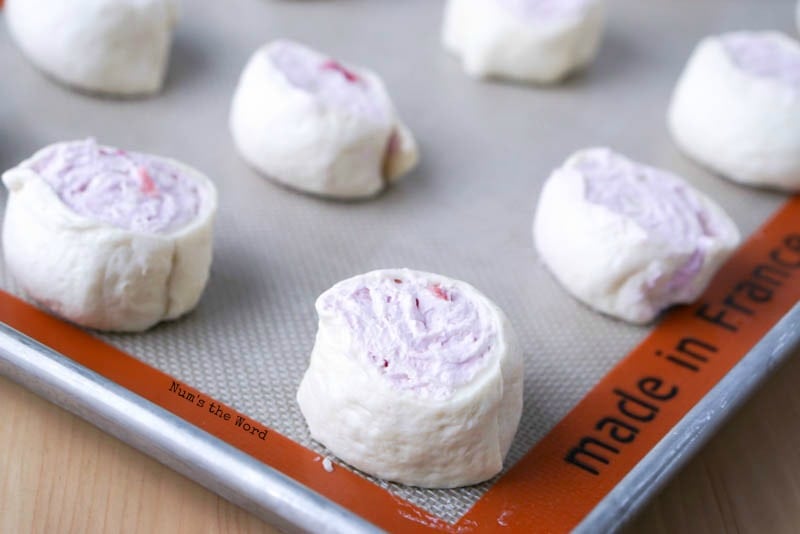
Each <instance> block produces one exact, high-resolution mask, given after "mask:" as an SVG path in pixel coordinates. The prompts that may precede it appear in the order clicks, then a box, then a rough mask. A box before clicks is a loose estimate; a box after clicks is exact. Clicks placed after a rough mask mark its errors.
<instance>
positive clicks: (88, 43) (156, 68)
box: [4, 0, 177, 96]
mask: <svg viewBox="0 0 800 534" xmlns="http://www.w3.org/2000/svg"><path fill="white" fill-rule="evenodd" d="M4 11H5V13H4V15H5V19H6V22H7V24H8V28H9V31H10V34H11V36H12V37H13V39H14V41H15V42H16V43H17V45H18V46H19V48H20V49H21V50H22V51H23V52H24V53H25V55H26V56H28V58H29V59H30V60H31V62H32V63H33V64H34V65H36V66H37V67H39V68H40V69H41V70H43V71H44V72H46V73H47V74H49V75H51V76H52V77H53V78H55V79H57V80H59V81H61V82H63V83H65V84H67V85H69V86H72V87H75V88H78V89H81V90H84V91H88V92H97V93H105V94H110V95H119V96H130V95H145V94H150V93H155V92H157V91H158V90H159V89H160V88H161V85H162V83H163V80H164V75H165V72H166V68H167V62H168V59H169V49H170V43H171V40H172V28H173V25H174V23H175V18H176V11H177V9H176V4H175V1H174V0H7V1H6V3H5V6H4Z"/></svg>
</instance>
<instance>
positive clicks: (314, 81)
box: [269, 41, 387, 120]
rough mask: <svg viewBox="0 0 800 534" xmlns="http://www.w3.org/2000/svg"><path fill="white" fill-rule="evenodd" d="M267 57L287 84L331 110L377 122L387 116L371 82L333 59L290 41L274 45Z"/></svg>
mask: <svg viewBox="0 0 800 534" xmlns="http://www.w3.org/2000/svg"><path fill="white" fill-rule="evenodd" d="M269 58H270V60H271V61H272V64H273V66H274V67H275V68H276V69H277V70H279V71H280V72H281V73H282V74H283V75H284V76H285V77H286V80H288V81H289V83H291V84H292V85H293V86H295V87H297V88H298V89H301V90H303V91H305V92H307V93H310V94H312V95H314V96H315V97H316V98H317V99H319V100H320V101H321V102H323V103H324V104H325V105H327V106H330V107H331V108H333V109H339V110H342V111H345V112H348V113H352V114H354V115H358V116H361V117H365V118H375V119H379V120H381V119H384V118H385V117H386V115H387V110H385V109H383V107H382V105H381V99H380V98H379V96H378V94H377V91H376V88H375V87H374V86H373V85H372V84H371V83H370V81H369V80H367V79H366V78H364V77H363V76H361V75H359V74H357V73H356V72H353V71H352V70H350V69H348V68H347V67H345V66H344V65H342V64H341V63H339V62H338V61H336V60H334V59H331V58H326V57H324V56H321V55H320V54H318V53H317V52H315V51H313V50H311V49H309V48H306V47H305V46H302V45H299V44H296V43H293V42H291V41H279V42H276V43H274V44H273V45H272V46H271V47H270V48H269Z"/></svg>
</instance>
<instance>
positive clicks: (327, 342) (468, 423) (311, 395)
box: [297, 269, 523, 488]
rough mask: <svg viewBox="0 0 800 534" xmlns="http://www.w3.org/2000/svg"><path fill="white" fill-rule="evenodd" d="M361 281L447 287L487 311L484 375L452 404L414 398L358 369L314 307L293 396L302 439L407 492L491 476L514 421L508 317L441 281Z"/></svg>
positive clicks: (336, 327) (515, 351) (465, 288)
mask: <svg viewBox="0 0 800 534" xmlns="http://www.w3.org/2000/svg"><path fill="white" fill-rule="evenodd" d="M361 276H364V277H391V278H394V277H401V278H404V279H408V278H409V277H415V276H416V277H425V278H426V279H428V280H430V281H432V282H436V281H440V282H444V281H446V282H447V284H455V285H456V286H457V287H458V288H459V291H460V292H461V293H462V294H463V295H464V296H466V297H467V298H469V299H474V300H475V301H476V302H478V304H479V305H481V306H486V307H488V309H489V310H491V314H492V316H493V317H494V320H495V321H496V323H497V327H498V331H499V336H498V341H499V342H498V344H497V346H496V347H494V348H493V349H492V352H491V355H490V360H489V361H488V362H487V365H486V368H484V369H483V370H482V372H481V373H479V374H478V375H477V376H476V377H475V378H474V379H473V380H472V381H471V382H468V383H467V384H465V385H463V386H461V387H460V388H458V389H456V391H455V392H454V393H453V395H452V396H450V397H448V398H445V399H430V398H420V397H419V396H417V395H416V394H415V393H412V392H411V391H408V390H399V389H396V388H394V387H392V386H391V385H390V384H389V383H388V382H387V381H385V380H382V379H381V377H380V376H379V375H378V374H377V372H376V371H375V370H374V369H372V368H369V367H367V366H365V365H363V364H362V363H360V360H359V358H358V356H359V355H357V354H353V353H352V350H353V347H352V345H351V343H350V339H349V333H348V329H347V328H342V325H341V324H340V323H338V322H337V321H336V317H335V316H331V315H326V314H324V313H323V312H322V310H321V307H320V305H319V302H320V301H319V300H318V301H317V312H318V313H319V329H318V331H317V337H316V342H315V344H314V348H313V351H312V353H311V361H310V363H309V367H308V370H307V371H306V373H305V375H304V377H303V380H302V382H301V383H300V388H299V390H298V392H297V401H298V403H299V405H300V409H301V410H302V412H303V415H304V416H305V418H306V421H307V423H308V427H309V430H310V432H311V436H312V437H313V438H314V439H315V440H317V441H319V442H320V443H322V444H323V445H325V446H326V447H327V448H328V449H329V450H330V451H331V452H333V453H334V454H335V455H336V456H338V457H339V458H341V459H342V460H344V461H345V462H347V463H349V464H350V465H352V466H354V467H356V468H358V469H360V470H362V471H364V472H366V473H369V474H371V475H374V476H376V477H379V478H383V479H386V480H391V481H395V482H399V483H402V484H408V485H412V486H421V487H432V488H450V487H459V486H466V485H470V484H476V483H478V482H482V481H484V480H487V479H489V478H491V477H492V476H494V475H496V474H497V473H499V472H500V471H501V469H502V467H503V459H504V457H505V455H506V453H507V452H508V449H509V447H510V446H511V441H512V439H513V437H514V435H515V433H516V430H517V426H518V424H519V419H520V416H521V413H522V389H523V363H522V351H521V348H520V346H519V344H518V341H517V338H516V336H515V334H514V332H513V330H512V328H511V324H510V323H509V321H508V318H507V317H506V316H505V314H504V313H503V312H502V310H500V308H498V307H497V306H496V305H495V304H493V303H492V302H491V301H490V300H489V299H488V298H486V297H485V296H484V295H483V294H481V293H480V292H478V291H477V290H476V289H475V288H473V287H472V286H470V285H469V284H466V283H464V282H460V281H454V280H450V279H448V278H445V277H443V276H440V275H434V274H430V273H420V272H416V271H410V270H408V269H390V270H380V271H373V272H370V273H367V274H365V275H361Z"/></svg>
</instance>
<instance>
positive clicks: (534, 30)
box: [442, 0, 605, 83]
mask: <svg viewBox="0 0 800 534" xmlns="http://www.w3.org/2000/svg"><path fill="white" fill-rule="evenodd" d="M604 12H605V6H604V3H603V0H448V1H447V4H446V6H445V13H444V24H443V29H442V41H443V44H444V47H445V48H446V49H447V50H449V51H450V52H452V53H453V54H455V55H456V56H458V57H459V58H460V59H461V61H462V63H463V66H464V70H465V71H466V72H467V74H469V75H471V76H475V77H490V76H495V77H500V78H509V79H512V80H521V81H531V82H538V83H554V82H558V81H560V80H562V79H563V78H564V77H566V76H567V75H568V74H569V73H571V72H573V71H575V70H577V69H579V68H581V67H583V66H584V65H586V64H587V63H589V62H590V61H591V60H592V59H593V58H594V56H595V55H596V53H597V49H598V47H599V45H600V40H601V38H602V34H603V27H604Z"/></svg>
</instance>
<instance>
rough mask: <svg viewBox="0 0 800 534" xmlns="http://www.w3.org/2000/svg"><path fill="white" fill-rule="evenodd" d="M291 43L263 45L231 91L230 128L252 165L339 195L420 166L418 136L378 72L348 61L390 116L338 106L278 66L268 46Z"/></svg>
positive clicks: (297, 185) (368, 191)
mask: <svg viewBox="0 0 800 534" xmlns="http://www.w3.org/2000/svg"><path fill="white" fill-rule="evenodd" d="M286 43H287V42H286V41H275V42H272V43H269V44H266V45H264V46H263V47H261V48H260V49H258V50H257V51H256V52H255V53H254V54H253V55H252V57H251V58H250V60H249V61H248V63H247V65H246V66H245V68H244V70H243V72H242V75H241V78H240V79H239V84H238V86H237V88H236V91H235V94H234V96H233V102H232V105H231V112H230V129H231V133H232V135H233V140H234V143H235V145H236V148H237V149H238V151H239V153H240V154H241V156H242V157H243V158H244V159H245V161H247V162H248V164H249V165H251V166H252V167H253V168H255V169H256V170H258V171H260V172H261V173H263V174H265V175H267V176H268V177H270V178H272V179H274V180H276V181H278V182H280V183H283V184H284V185H287V186H289V187H292V188H294V189H298V190H300V191H305V192H308V193H312V194H317V195H321V196H326V197H333V198H362V197H369V196H373V195H375V194H376V193H378V192H380V191H382V190H383V189H384V188H385V187H386V186H387V185H388V184H389V183H391V182H392V181H394V180H396V179H397V178H399V177H400V176H401V175H403V174H405V173H406V172H408V171H409V170H410V169H411V168H413V167H414V166H415V165H416V163H417V160H418V152H417V145H416V142H415V140H414V138H413V136H412V134H411V132H410V131H409V129H408V128H407V127H406V126H405V125H404V124H403V123H402V122H400V120H399V119H398V118H397V115H396V113H395V111H394V108H393V105H392V102H391V100H390V98H389V95H388V93H387V91H386V89H385V87H384V85H383V82H382V81H381V79H380V78H379V77H378V76H377V75H376V74H374V73H373V72H372V71H369V70H367V69H363V68H358V67H354V66H352V65H347V68H348V69H349V70H351V71H353V72H355V73H356V74H357V75H358V76H360V77H361V78H363V79H365V80H366V81H367V83H369V84H370V85H371V86H372V87H374V88H375V92H374V93H375V95H376V96H377V98H379V102H378V105H379V106H380V107H382V108H383V109H385V110H386V111H387V113H386V116H385V117H383V118H381V119H379V120H374V119H368V118H364V117H360V116H358V115H356V114H353V113H348V112H347V111H346V110H341V109H336V107H335V106H329V105H326V104H325V103H324V102H321V101H320V100H319V99H318V98H316V97H315V95H313V94H312V93H310V92H307V91H305V90H303V89H300V88H298V87H295V86H293V85H292V83H291V82H290V81H289V80H288V79H287V78H286V76H285V75H284V73H283V72H281V71H280V70H279V69H277V68H276V67H275V66H274V64H273V62H272V60H271V58H270V55H269V53H270V48H271V47H273V46H286ZM290 45H291V46H297V47H301V46H302V45H298V44H294V43H290ZM308 53H309V54H313V55H314V56H315V57H316V58H318V60H319V61H320V62H321V61H323V60H324V59H325V57H324V56H323V55H321V54H318V53H316V52H314V51H311V50H310V49H309V50H308ZM393 136H394V137H395V140H394V142H392V138H393ZM390 144H391V145H392V149H391V150H390Z"/></svg>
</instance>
